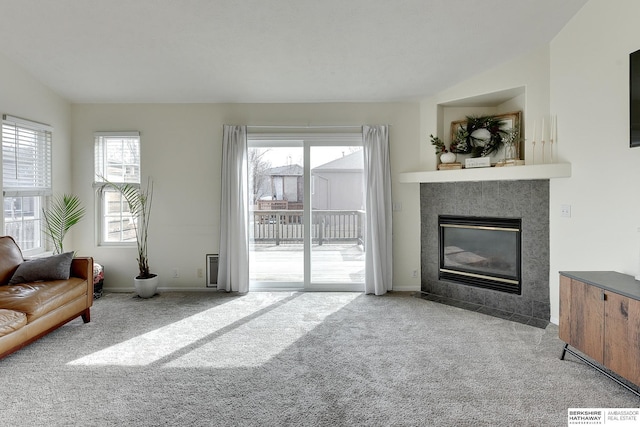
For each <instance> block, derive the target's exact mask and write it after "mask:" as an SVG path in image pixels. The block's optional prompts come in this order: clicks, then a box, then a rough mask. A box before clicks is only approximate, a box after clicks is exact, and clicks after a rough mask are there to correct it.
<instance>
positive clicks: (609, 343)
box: [558, 271, 640, 395]
mask: <svg viewBox="0 0 640 427" xmlns="http://www.w3.org/2000/svg"><path fill="white" fill-rule="evenodd" d="M559 323H560V326H559V333H558V335H559V337H560V339H561V340H562V341H564V342H565V343H567V345H565V351H563V353H562V358H564V354H565V352H570V353H571V354H573V355H575V356H577V357H578V358H579V359H581V360H583V361H584V362H586V363H588V364H589V365H591V366H593V367H594V368H596V369H598V370H599V371H600V372H602V373H603V374H605V375H607V376H608V377H610V378H612V379H613V380H616V381H618V380H617V378H615V377H613V376H611V375H609V373H608V372H606V371H604V370H602V369H601V368H600V367H599V366H598V365H596V364H593V363H592V362H591V361H589V360H587V359H585V358H583V357H581V356H580V355H579V354H577V353H575V352H574V351H572V350H571V349H570V348H569V346H571V347H574V348H575V349H577V350H579V351H580V352H582V353H583V354H585V355H587V356H589V357H590V358H591V359H593V360H594V361H595V362H597V363H598V364H600V365H601V366H603V367H605V368H607V369H609V370H611V371H613V372H614V373H616V374H617V375H619V376H621V377H623V378H625V379H626V380H628V381H630V382H632V383H634V384H635V385H640V281H636V280H635V279H634V278H633V277H631V276H628V275H626V274H621V273H617V272H613V271H563V272H560V319H559ZM618 382H619V383H620V384H621V385H623V386H625V387H626V388H628V389H629V390H630V391H632V392H634V393H635V394H637V395H640V394H639V392H638V390H634V389H633V388H630V387H628V386H627V385H626V384H625V383H622V382H620V381H618Z"/></svg>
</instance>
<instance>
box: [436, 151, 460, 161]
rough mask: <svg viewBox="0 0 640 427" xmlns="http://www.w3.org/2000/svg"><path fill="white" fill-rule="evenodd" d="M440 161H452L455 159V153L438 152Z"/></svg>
mask: <svg viewBox="0 0 640 427" xmlns="http://www.w3.org/2000/svg"><path fill="white" fill-rule="evenodd" d="M440 161H441V162H442V163H453V162H455V161H456V155H455V153H452V152H450V151H449V152H446V153H442V154H440Z"/></svg>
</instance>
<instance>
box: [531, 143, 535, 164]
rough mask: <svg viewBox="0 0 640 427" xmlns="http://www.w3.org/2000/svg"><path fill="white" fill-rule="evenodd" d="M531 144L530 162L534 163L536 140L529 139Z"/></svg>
mask: <svg viewBox="0 0 640 427" xmlns="http://www.w3.org/2000/svg"><path fill="white" fill-rule="evenodd" d="M531 145H532V146H533V150H531V164H532V165H535V164H536V140H535V139H534V140H533V141H531Z"/></svg>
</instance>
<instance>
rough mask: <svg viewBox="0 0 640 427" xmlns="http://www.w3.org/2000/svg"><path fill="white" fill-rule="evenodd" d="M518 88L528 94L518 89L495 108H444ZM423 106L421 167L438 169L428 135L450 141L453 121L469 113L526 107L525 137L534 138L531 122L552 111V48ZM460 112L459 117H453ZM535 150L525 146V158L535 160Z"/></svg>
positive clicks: (439, 95) (468, 82) (526, 56)
mask: <svg viewBox="0 0 640 427" xmlns="http://www.w3.org/2000/svg"><path fill="white" fill-rule="evenodd" d="M516 88H524V92H525V93H524V94H521V93H520V90H518V91H516V93H518V94H517V95H516V96H514V97H513V98H510V99H509V100H507V101H506V102H504V103H502V104H499V105H496V106H495V107H493V108H489V109H488V108H486V107H483V106H475V107H464V108H462V107H460V108H447V109H446V110H445V109H444V108H443V107H442V104H455V103H460V104H462V105H464V104H465V102H464V100H467V99H470V100H473V101H474V102H475V99H481V98H482V97H484V96H486V95H490V94H494V93H501V92H509V91H511V90H513V89H516ZM420 109H421V112H420V119H421V121H420V123H421V135H424V136H425V137H423V138H422V142H421V145H420V148H421V150H420V153H421V155H420V165H421V167H420V170H435V169H436V166H437V158H436V154H435V150H434V147H433V146H432V145H431V143H430V141H429V138H428V136H429V135H430V134H433V135H438V136H440V138H443V139H445V138H446V139H445V142H448V141H449V140H450V137H449V135H450V123H451V121H452V120H460V119H464V116H465V115H470V114H481V113H507V112H511V111H517V110H522V113H523V115H522V121H523V132H524V136H525V137H526V138H529V139H531V136H532V132H533V127H532V126H527V123H530V122H533V121H534V120H538V121H539V122H540V120H541V118H542V116H543V115H548V114H549V48H548V47H547V46H545V47H542V48H540V49H538V50H536V51H533V52H529V53H526V54H523V55H522V56H521V57H519V58H517V59H515V60H513V61H510V62H508V63H506V64H502V65H500V66H499V67H496V68H494V69H492V70H489V71H487V72H484V73H481V74H478V75H477V76H475V77H473V78H471V79H469V80H465V81H464V82H462V83H460V84H458V85H456V86H453V87H451V88H449V89H446V90H444V91H442V92H439V93H437V94H435V95H434V96H432V97H430V98H427V99H425V100H423V101H422V102H421V104H420ZM456 113H457V116H453V115H455V114H456ZM454 117H455V118H454ZM531 150H532V147H531V146H529V145H527V146H525V154H524V156H523V157H524V158H529V159H531V157H532V156H531V154H530V152H531Z"/></svg>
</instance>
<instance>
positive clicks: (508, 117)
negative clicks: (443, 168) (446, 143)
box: [450, 111, 522, 163]
mask: <svg viewBox="0 0 640 427" xmlns="http://www.w3.org/2000/svg"><path fill="white" fill-rule="evenodd" d="M486 116H491V117H494V118H496V119H499V120H501V121H502V122H505V124H504V125H503V129H513V128H516V129H518V132H519V135H520V137H519V138H518V141H517V143H516V147H515V148H516V153H518V154H517V156H518V159H519V153H521V152H522V146H521V144H522V128H521V124H522V111H511V112H508V113H502V114H486ZM467 122H468V119H466V118H465V119H463V120H455V121H452V122H451V129H450V130H451V135H450V144H453V141H455V138H456V135H457V133H458V130H459V129H460V127H466V125H467ZM463 156H464V155H463ZM504 157H505V152H504V147H501V148H500V149H499V150H498V151H497V152H494V153H492V154H491V158H492V159H503V158H504ZM492 163H493V161H492Z"/></svg>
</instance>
